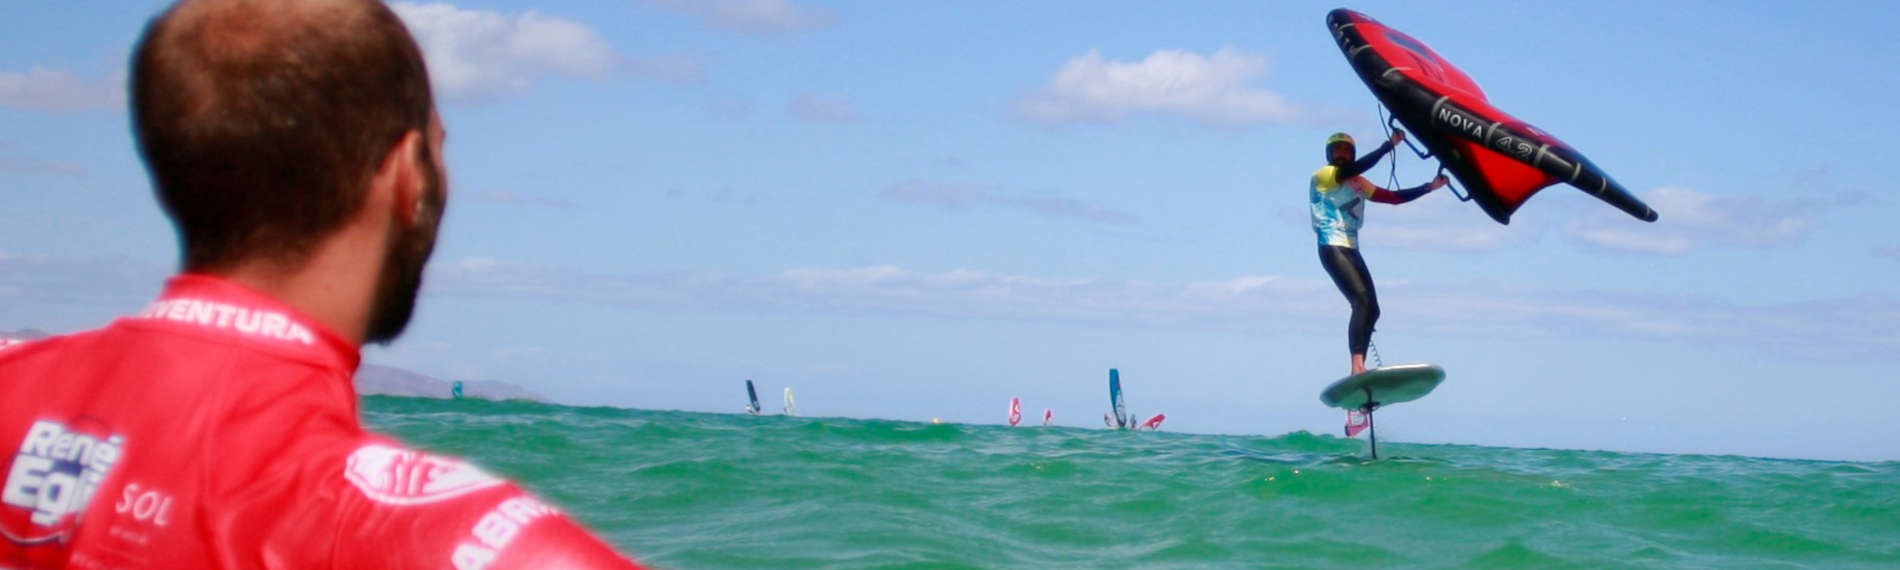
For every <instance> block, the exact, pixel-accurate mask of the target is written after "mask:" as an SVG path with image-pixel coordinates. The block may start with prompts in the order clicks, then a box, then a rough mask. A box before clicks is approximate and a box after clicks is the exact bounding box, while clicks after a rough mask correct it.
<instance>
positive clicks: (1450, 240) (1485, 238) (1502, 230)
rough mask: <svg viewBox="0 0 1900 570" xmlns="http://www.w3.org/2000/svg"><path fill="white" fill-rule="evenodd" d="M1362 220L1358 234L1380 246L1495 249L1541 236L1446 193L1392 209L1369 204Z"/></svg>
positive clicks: (1429, 248) (1366, 241)
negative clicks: (1496, 219) (1499, 220)
mask: <svg viewBox="0 0 1900 570" xmlns="http://www.w3.org/2000/svg"><path fill="white" fill-rule="evenodd" d="M1381 184H1383V183H1381ZM1366 218H1367V219H1366V225H1365V228H1364V229H1362V230H1360V232H1359V237H1360V239H1361V240H1363V241H1364V242H1365V243H1366V244H1367V245H1369V246H1373V247H1377V248H1380V249H1385V248H1393V249H1410V250H1420V251H1493V250H1497V249H1502V248H1504V247H1505V246H1507V245H1511V244H1514V243H1523V242H1526V241H1531V240H1534V239H1536V238H1537V237H1538V234H1539V231H1538V230H1537V229H1536V228H1527V227H1523V226H1504V225H1499V224H1496V223H1493V222H1492V221H1491V219H1490V218H1488V217H1485V215H1484V211H1483V210H1480V209H1478V206H1477V205H1476V204H1469V203H1465V202H1460V201H1459V200H1458V198H1457V197H1455V196H1452V195H1451V192H1449V191H1439V192H1433V193H1431V194H1428V195H1426V196H1425V197H1423V198H1419V199H1417V200H1414V201H1411V202H1407V203H1404V204H1400V205H1398V206H1396V207H1394V206H1391V205H1387V204H1378V203H1373V204H1367V205H1366Z"/></svg>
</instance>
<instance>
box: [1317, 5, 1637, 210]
mask: <svg viewBox="0 0 1900 570" xmlns="http://www.w3.org/2000/svg"><path fill="white" fill-rule="evenodd" d="M1326 25H1327V28H1328V29H1330V30H1332V32H1333V38H1334V39H1335V40H1337V41H1338V43H1339V50H1340V51H1341V52H1342V53H1344V54H1345V56H1346V61H1347V62H1348V63H1350V64H1351V65H1352V69H1353V71H1354V72H1356V73H1357V74H1358V75H1359V79H1360V80H1361V81H1364V82H1365V84H1366V86H1367V87H1370V88H1371V89H1372V94H1373V95H1374V96H1376V97H1378V99H1379V102H1380V103H1382V104H1384V105H1385V107H1386V108H1388V109H1391V110H1392V116H1393V118H1395V119H1396V120H1397V121H1398V122H1399V123H1401V124H1404V125H1405V128H1407V129H1409V130H1411V131H1412V134H1413V135H1414V136H1415V138H1417V139H1418V141H1419V142H1421V143H1424V145H1425V148H1426V150H1427V151H1429V152H1424V153H1420V155H1421V156H1426V157H1437V158H1438V161H1439V164H1440V165H1442V167H1443V168H1444V169H1445V170H1449V171H1451V174H1452V176H1455V177H1457V178H1458V182H1459V183H1460V184H1462V185H1463V186H1464V188H1465V191H1466V192H1467V193H1468V194H1469V196H1468V197H1461V198H1464V199H1468V200H1475V201H1477V202H1478V207H1480V208H1483V209H1484V213H1485V214H1487V215H1489V216H1491V219H1493V220H1497V222H1498V223H1500V224H1509V223H1511V214H1512V213H1513V212H1516V211H1517V208H1518V206H1520V205H1522V204H1523V203H1524V201H1525V200H1529V199H1530V197H1531V195H1532V194H1536V193H1537V191H1538V190H1542V189H1543V188H1544V187H1546V186H1550V185H1552V184H1556V183H1558V182H1567V183H1569V184H1570V185H1571V186H1575V187H1577V188H1578V189H1580V190H1583V191H1584V192H1586V193H1589V194H1590V195H1592V196H1596V197H1597V198H1598V199H1600V200H1603V201H1604V202H1607V203H1609V204H1610V205H1611V206H1615V207H1616V208H1617V209H1620V210H1622V211H1624V212H1625V213H1628V214H1629V215H1631V216H1635V217H1636V218H1637V219H1640V220H1643V221H1645V222H1654V221H1656V217H1657V216H1656V211H1655V210H1652V209H1650V207H1649V205H1647V204H1644V203H1643V201H1642V200H1638V199H1637V198H1636V197H1635V196H1634V195H1631V194H1630V192H1629V190H1626V189H1624V188H1623V186H1622V185H1621V184H1617V182H1616V181H1615V180H1613V179H1611V178H1610V176H1609V175H1608V174H1605V173H1604V172H1603V170H1602V169H1600V168H1597V166H1596V165H1595V164H1593V163H1591V162H1590V160H1589V159H1587V158H1584V156H1583V154H1582V153H1579V152H1577V150H1576V149H1573V148H1571V147H1570V145H1567V144H1564V142H1563V141H1560V140H1557V137H1555V136H1551V134H1550V133H1547V132H1544V131H1543V130H1541V129H1538V128H1537V127H1534V126H1531V124H1530V123H1526V122H1524V121H1521V120H1518V119H1517V118H1515V117H1512V116H1510V115H1508V114H1505V113H1504V112H1503V111H1500V110H1498V109H1497V107H1493V106H1492V105H1491V101H1490V100H1489V99H1488V98H1487V97H1486V96H1485V94H1484V90H1483V89H1480V88H1478V83H1477V82H1476V81H1472V79H1471V77H1470V76H1468V75H1465V72H1464V71H1461V70H1459V69H1458V68H1457V67H1454V66H1452V64H1451V62H1449V61H1446V60H1445V58H1444V57H1441V56H1439V55H1438V52H1435V51H1432V48H1430V47H1428V46H1426V45H1425V42H1421V41H1419V40H1418V39H1417V38H1414V37H1412V36H1409V35H1406V34H1405V33H1404V32H1400V31H1398V30H1395V29H1392V28H1390V27H1388V26H1386V25H1385V24H1381V23H1379V21H1378V20H1374V19H1372V18H1371V17H1369V16H1367V15H1365V14H1361V13H1358V12H1354V11H1352V10H1347V9H1344V8H1341V9H1338V10H1333V11H1332V12H1330V13H1328V14H1327V15H1326ZM1505 49H1515V47H1513V48H1505ZM1407 144H1408V145H1409V144H1410V140H1409V139H1408V140H1407ZM1413 150H1414V152H1418V151H1417V149H1416V148H1414V149H1413Z"/></svg>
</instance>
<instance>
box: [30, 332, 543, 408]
mask: <svg viewBox="0 0 1900 570" xmlns="http://www.w3.org/2000/svg"><path fill="white" fill-rule="evenodd" d="M49 336H52V335H50V334H47V333H46V331H42V330H39V329H20V330H16V331H0V344H5V340H37V339H42V338H46V337H49ZM452 384H453V383H452V382H450V381H448V380H443V379H440V378H435V377H432V376H426V375H423V374H418V373H415V372H410V371H408V370H403V369H401V368H394V367H390V366H377V365H374V364H364V365H362V367H360V368H358V369H357V370H356V393H357V394H358V395H363V396H368V395H372V394H381V395H388V396H414V397H421V398H447V397H449V395H450V393H451V385H452ZM462 395H463V396H467V397H470V398H486V399H489V400H534V401H537V402H545V401H547V398H544V397H542V396H541V395H540V394H536V393H534V392H529V391H528V389H526V388H522V387H520V386H516V385H514V384H509V383H507V382H502V381H498V380H469V381H465V382H462Z"/></svg>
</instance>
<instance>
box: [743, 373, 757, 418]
mask: <svg viewBox="0 0 1900 570" xmlns="http://www.w3.org/2000/svg"><path fill="white" fill-rule="evenodd" d="M745 397H746V400H747V402H748V403H747V404H746V405H745V413H748V414H752V415H755V416H756V415H759V411H760V409H759V391H758V390H755V389H753V388H752V381H751V380H747V381H745Z"/></svg>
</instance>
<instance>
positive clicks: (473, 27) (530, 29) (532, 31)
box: [390, 2, 696, 97]
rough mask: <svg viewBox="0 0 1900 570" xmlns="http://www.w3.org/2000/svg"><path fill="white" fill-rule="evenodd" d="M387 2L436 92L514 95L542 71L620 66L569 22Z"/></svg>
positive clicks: (592, 35)
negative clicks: (416, 47) (420, 54)
mask: <svg viewBox="0 0 1900 570" xmlns="http://www.w3.org/2000/svg"><path fill="white" fill-rule="evenodd" d="M390 7H391V8H392V9H394V10H395V11H396V14H397V15H399V16H401V17H402V19H403V22H404V23H406V24H407V25H408V26H409V30H410V31H411V32H412V33H414V34H415V36H416V41H417V43H419V44H421V45H422V51H423V53H424V55H425V57H426V58H428V62H429V75H430V77H431V79H432V80H433V82H434V84H435V88H436V90H437V91H438V92H439V93H441V94H443V95H444V96H449V97H464V96H485V95H498V94H504V93H511V92H517V91H521V90H523V89H526V88H527V87H528V86H529V85H531V84H533V83H534V82H535V81H536V80H537V79H540V78H541V77H543V76H548V75H562V76H568V77H582V78H601V77H605V76H606V75H607V74H608V73H609V72H610V71H612V70H613V69H614V68H615V66H616V65H619V64H620V60H619V56H618V55H617V54H616V53H614V50H613V48H612V47H610V46H608V45H607V42H606V41H605V40H602V39H601V37H600V34H598V33H596V32H594V30H593V29H592V28H589V27H587V26H586V25H585V24H581V23H578V22H574V21H572V20H565V19H562V18H557V17H554V16H548V15H544V14H541V13H539V12H534V11H529V12H525V13H520V14H503V13H498V12H488V11H482V10H463V9H460V8H457V7H455V6H453V5H450V4H439V3H436V4H412V3H407V2H398V3H395V4H392V5H391V6H390ZM641 65H644V66H648V67H652V66H654V65H658V64H654V63H652V62H646V63H642V64H641ZM659 67H661V68H664V67H666V66H664V65H659ZM676 71H677V70H676ZM695 73H696V72H695Z"/></svg>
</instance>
